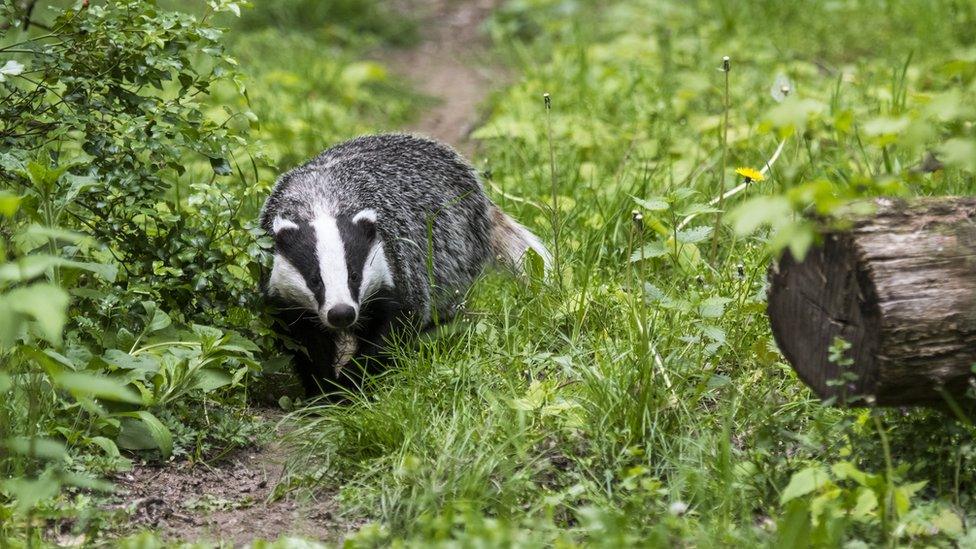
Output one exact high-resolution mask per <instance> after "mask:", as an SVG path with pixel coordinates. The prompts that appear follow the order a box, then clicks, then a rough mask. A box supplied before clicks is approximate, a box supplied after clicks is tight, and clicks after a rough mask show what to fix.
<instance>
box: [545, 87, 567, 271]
mask: <svg viewBox="0 0 976 549" xmlns="http://www.w3.org/2000/svg"><path fill="white" fill-rule="evenodd" d="M542 97H543V99H544V100H545V104H546V139H547V140H548V142H549V179H550V187H551V190H552V265H553V270H554V271H555V273H554V274H555V277H556V284H558V285H559V289H560V290H562V287H563V277H562V262H561V261H560V255H559V232H560V231H559V229H560V219H559V192H558V189H557V186H556V153H555V150H554V149H553V144H552V116H551V112H552V98H551V97H550V95H549V94H548V93H546V94H543V96H542Z"/></svg>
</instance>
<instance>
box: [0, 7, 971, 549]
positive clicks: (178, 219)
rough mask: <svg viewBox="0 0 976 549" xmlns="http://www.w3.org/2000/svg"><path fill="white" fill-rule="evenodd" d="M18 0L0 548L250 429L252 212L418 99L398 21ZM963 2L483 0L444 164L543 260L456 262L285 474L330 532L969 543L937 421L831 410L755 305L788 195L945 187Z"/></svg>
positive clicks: (1, 385) (2, 325) (0, 305)
mask: <svg viewBox="0 0 976 549" xmlns="http://www.w3.org/2000/svg"><path fill="white" fill-rule="evenodd" d="M25 5H26V4H25V3H23V2H20V1H14V0H4V2H3V4H2V7H0V23H3V25H2V27H0V28H2V29H3V30H2V31H0V32H2V33H3V34H2V36H0V144H2V149H0V182H2V190H0V220H2V221H0V223H2V224H0V260H2V264H0V361H2V365H0V394H2V396H0V441H2V442H0V444H2V450H0V477H2V478H4V479H5V480H4V481H3V483H2V484H0V540H4V541H6V540H10V541H11V542H12V543H19V542H20V541H19V540H25V539H26V540H35V541H36V540H40V539H42V537H43V528H39V527H38V526H39V525H40V524H43V521H44V520H48V521H52V522H55V523H62V524H68V525H69V527H70V528H73V529H74V530H75V531H78V532H84V533H86V534H88V535H90V536H93V538H95V539H97V538H98V536H106V535H112V534H113V532H114V530H113V528H114V526H113V522H112V520H114V519H112V520H110V519H109V518H106V517H104V516H102V515H101V514H100V513H99V512H98V511H97V509H98V501H99V498H100V497H103V496H100V495H99V494H100V491H101V490H104V489H107V488H108V487H107V486H106V485H105V483H104V482H103V481H102V480H100V479H101V478H103V477H104V475H105V474H107V473H111V472H114V471H119V470H123V469H125V468H126V467H128V466H129V464H130V460H131V459H133V458H138V459H161V460H167V459H188V460H195V461H205V460H207V459H212V458H215V457H216V456H220V455H223V454H225V453H226V452H229V451H231V450H232V449H233V448H235V447H239V446H241V445H246V444H252V443H253V442H254V441H255V440H260V439H261V436H262V433H265V434H266V433H267V427H266V426H263V425H262V424H261V422H260V421H259V420H256V419H254V418H253V417H252V416H250V414H249V412H248V410H249V406H250V403H253V402H262V401H268V400H274V399H276V398H277V397H278V396H281V393H280V390H276V389H273V388H275V387H278V386H279V385H280V383H281V381H282V380H286V379H289V376H288V372H287V367H286V366H287V364H286V360H284V359H282V358H281V357H282V356H283V355H282V354H281V353H280V351H281V349H282V346H283V345H284V344H285V343H283V342H278V341H276V340H275V338H274V337H273V335H272V331H271V330H270V328H269V324H268V322H267V320H266V318H265V316H264V311H263V310H262V306H261V303H260V299H259V292H258V286H259V282H260V279H261V276H262V269H263V267H262V265H263V264H264V262H265V259H266V257H265V256H266V253H267V250H268V246H269V242H267V239H266V238H263V237H262V236H261V235H260V233H259V231H257V230H256V224H255V218H256V216H257V212H258V209H259V207H260V205H261V202H262V200H263V197H264V195H265V194H266V193H267V191H268V189H269V188H270V185H271V183H272V181H273V179H274V176H275V174H276V173H278V172H279V171H280V170H282V169H284V168H287V167H290V166H293V165H295V164H296V163H298V162H300V161H301V160H303V159H304V158H307V157H308V156H310V155H312V154H314V153H316V152H318V151H319V150H321V149H322V148H324V147H326V146H328V145H329V144H332V143H335V142H337V141H340V140H342V139H345V138H348V137H351V136H354V135H357V134H360V133H366V132H374V131H381V130H387V129H396V128H398V127H401V126H402V125H403V124H405V123H406V122H408V121H409V120H410V119H411V117H412V116H415V115H416V112H417V109H418V107H419V106H420V105H421V104H423V98H421V97H419V96H417V95H416V94H414V92H412V91H411V90H409V89H407V88H405V87H404V86H403V85H401V84H399V83H397V82H396V81H395V79H394V78H392V77H391V76H390V74H389V72H388V69H387V68H386V67H384V66H382V64H380V63H377V62H375V61H370V60H368V56H367V53H368V52H369V51H370V48H374V47H376V46H377V45H386V46H404V45H408V44H410V43H412V42H413V41H415V40H416V39H417V38H418V36H417V30H416V29H417V26H416V24H415V22H411V21H409V20H405V19H404V18H398V17H391V14H390V12H389V11H388V9H386V8H385V7H384V6H383V5H382V3H380V2H346V1H343V0H336V1H329V2H310V1H308V0H288V1H287V2H282V3H275V5H274V6H273V7H272V6H271V4H270V3H264V2H262V3H256V5H255V6H254V7H253V8H252V9H250V10H248V9H244V10H243V12H242V7H244V8H246V6H242V3H240V2H233V1H230V0H211V1H207V2H199V3H194V4H192V5H184V3H182V2H181V3H166V2H159V3H156V2H152V1H149V0H125V1H122V2H97V1H92V2H90V3H89V2H82V1H78V2H55V3H47V2H40V3H38V5H37V6H36V7H35V9H36V10H44V11H37V13H35V14H32V19H36V21H37V22H38V23H40V24H41V25H43V26H44V27H47V28H40V27H34V28H33V29H29V30H28V31H27V32H24V31H23V30H22V29H21V27H22V25H19V24H18V23H19V22H21V21H22V17H23V16H24V13H23V7H24V6H25ZM179 10H186V12H181V11H179ZM8 23H9V24H8ZM974 29H976V7H974V5H973V4H972V3H971V2H967V1H963V0H931V1H927V2H915V1H909V0H886V1H882V0H845V1H838V2H814V1H805V0H792V1H788V2H778V1H772V0H769V1H767V0H753V1H750V2H725V1H721V0H696V1H692V2H681V1H677V0H675V1H671V0H620V1H617V2H613V3H609V4H608V3H604V2H596V1H583V0H575V1H574V0H510V1H508V2H505V3H504V4H503V5H502V6H501V7H500V8H498V9H497V10H496V11H495V12H494V14H493V16H492V18H491V20H490V21H489V24H488V25H487V28H486V32H487V33H488V34H489V35H490V36H491V38H492V40H493V43H494V47H495V48H497V49H498V50H499V51H501V52H503V53H504V54H505V56H506V58H507V62H508V64H509V66H510V68H511V70H512V72H513V73H514V74H515V75H516V76H515V77H514V78H513V81H512V83H511V84H510V85H508V86H506V87H504V88H503V89H500V90H499V91H498V92H497V93H496V94H495V95H494V96H493V97H492V99H491V100H490V101H489V103H488V104H487V105H485V110H486V113H487V118H486V120H485V122H484V123H483V124H482V126H481V127H480V128H479V129H478V130H477V131H476V132H475V133H474V136H473V137H474V138H476V139H478V140H479V141H480V149H479V152H478V154H477V157H476V159H475V160H476V161H477V162H476V163H477V165H479V166H482V165H484V166H485V167H486V176H485V182H486V187H487V189H488V191H489V193H490V194H491V195H492V197H493V198H494V199H495V200H496V202H497V203H499V204H500V205H501V206H502V207H503V208H504V209H505V210H506V211H508V212H510V213H512V214H514V215H515V217H517V218H518V219H520V220H521V221H523V222H525V223H526V224H528V225H529V226H532V227H533V228H534V229H535V230H537V231H539V232H540V233H541V234H542V235H544V240H546V241H548V242H551V243H554V246H553V247H554V248H558V263H557V268H556V271H555V274H554V278H553V279H551V280H548V281H545V280H542V279H541V277H538V276H536V277H532V276H530V277H528V278H527V279H525V280H517V279H513V278H511V277H507V276H504V275H501V274H491V275H489V276H487V277H486V278H485V279H484V280H483V281H482V282H480V283H479V284H478V285H477V286H476V287H475V288H474V289H473V291H472V293H471V295H470V296H469V299H468V313H467V314H466V315H465V316H464V318H462V319H461V321H459V322H458V323H456V324H455V325H453V326H451V327H449V328H447V329H445V330H443V331H442V332H441V333H438V334H436V335H433V336H431V337H429V338H425V339H423V340H421V341H419V342H404V343H403V344H401V345H398V346H397V352H398V354H399V357H398V361H397V363H398V366H397V368H396V369H394V370H392V371H390V372H388V373H387V374H385V375H383V376H381V377H380V378H378V379H376V380H374V383H373V384H372V386H371V387H370V390H369V391H368V392H367V393H365V394H360V395H350V402H346V403H342V404H327V405H322V404H317V405H312V406H305V407H302V406H299V408H298V409H297V410H296V411H295V413H294V414H293V416H292V423H293V426H294V430H293V431H292V436H291V449H292V452H291V458H290V459H291V461H290V463H289V475H288V478H287V479H286V482H285V483H283V484H282V486H281V487H280V491H281V492H284V491H288V490H292V491H293V492H295V493H301V492H302V491H303V490H313V491H314V490H319V489H322V488H325V489H328V490H338V491H339V498H340V501H341V504H342V511H343V513H344V515H345V516H346V517H348V518H350V520H357V521H362V520H366V521H369V522H368V524H367V526H365V527H362V528H360V529H358V530H357V531H356V532H348V533H346V534H347V543H348V544H350V545H352V546H359V545H362V546H372V545H386V544H389V543H393V542H397V543H403V544H406V545H428V544H431V543H435V542H436V543H442V544H445V545H447V544H451V543H455V544H458V545H471V544H481V545H485V546H494V545H498V546H508V545H512V544H518V545H525V546H542V545H554V544H559V545H574V544H587V545H606V546H620V545H651V546H672V545H701V546H715V545H736V546H741V545H760V544H771V545H785V546H837V545H841V544H848V545H852V546H857V545H874V544H881V543H885V544H888V545H929V544H931V545H935V546H953V545H966V544H971V543H973V541H974V540H976V533H973V530H972V529H971V528H970V524H971V521H972V520H974V519H976V510H974V500H973V490H974V487H976V485H974V482H976V477H974V476H973V473H972V470H973V469H972V463H973V462H972V460H973V458H974V450H973V448H974V447H973V434H974V432H973V428H972V423H971V422H970V421H969V420H968V418H947V417H946V416H945V415H942V414H941V413H938V412H932V411H925V410H911V411H884V410H870V409H868V410H860V411H843V410H838V409H833V408H829V407H824V406H823V405H821V404H820V403H819V402H817V401H816V400H815V399H814V398H813V397H812V395H811V394H810V393H809V391H808V390H807V389H806V388H805V387H803V385H802V384H801V383H800V382H799V381H798V380H797V378H796V376H795V375H794V374H793V373H792V371H791V369H790V368H789V366H788V365H787V364H786V363H785V362H784V361H783V359H782V357H781V356H780V355H779V354H778V352H777V351H776V349H775V346H774V345H773V343H772V341H771V337H770V334H769V330H768V326H767V324H766V322H765V318H764V315H763V312H764V280H765V271H766V268H767V266H768V265H769V263H770V261H771V259H772V258H774V257H775V254H776V253H778V252H779V251H780V250H782V249H783V248H785V247H790V248H791V249H792V250H794V251H795V252H802V251H803V250H805V249H807V247H809V246H810V245H812V244H814V243H815V242H816V229H817V227H815V226H814V225H813V224H812V223H811V222H809V221H806V219H809V217H807V216H805V215H804V214H807V213H812V212H816V213H818V214H823V215H829V214H834V213H841V212H843V211H844V210H845V208H847V207H848V205H849V204H850V203H851V201H852V200H856V199H860V198H864V197H869V196H875V195H902V196H913V195H947V194H973V192H974V191H976V184H974V175H973V174H974V172H976V133H974V129H973V122H974V117H976V101H974V99H973V97H974V93H973V92H974V91H976V90H974V79H976V30H974ZM282 52H287V62H283V60H282V55H283V54H282ZM723 56H729V57H730V70H729V71H728V72H725V71H722V70H719V69H721V67H722V57H723ZM726 78H727V79H728V88H726ZM784 85H785V86H787V88H786V90H785V91H784V89H783V86H784ZM726 89H727V91H726ZM543 93H550V94H551V97H552V109H551V111H548V112H547V111H546V110H545V108H544V106H543V103H542V95H543ZM726 105H728V109H726ZM726 110H727V119H726ZM726 120H727V121H728V122H727V123H726ZM550 147H551V149H550ZM550 150H551V154H552V158H553V159H554V161H553V162H552V164H550ZM777 151H779V153H778V154H777ZM774 157H775V159H776V160H775V161H772V159H773V158H774ZM936 159H937V160H938V161H937V162H936V164H937V166H936V167H937V168H938V169H932V166H933V162H935V160H936ZM767 163H768V164H767ZM737 167H751V168H753V169H756V170H760V169H764V172H765V178H764V180H763V181H755V182H744V181H743V179H742V177H741V176H739V175H736V173H735V172H734V169H735V168H737ZM743 183H745V184H744V185H742V184H743ZM553 185H555V194H556V195H557V197H556V202H557V204H558V209H556V210H554V209H553V208H552V207H551V206H552V198H551V193H552V192H553ZM740 185H742V188H741V189H740V191H737V192H736V194H734V195H729V196H728V197H727V198H726V199H723V200H719V198H718V197H719V194H720V189H721V188H725V189H733V188H738V186H740ZM720 210H724V212H723V213H722V220H723V221H722V222H719V221H718V219H717V217H718V216H719V212H720ZM834 354H835V355H836V356H837V360H838V361H839V362H838V363H841V362H842V361H843V360H845V359H844V358H843V356H844V347H843V342H838V343H837V345H836V346H835V348H834ZM213 404H216V406H212V405H213ZM202 407H207V408H206V409H207V410H209V413H208V414H200V413H199V410H200V409H201V408H202ZM129 541H130V542H131V543H134V544H138V545H142V546H146V545H152V544H158V543H159V541H158V540H155V539H154V538H152V537H151V536H149V537H142V538H138V539H132V540H129ZM284 543H285V542H282V544H284Z"/></svg>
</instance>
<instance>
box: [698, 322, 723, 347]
mask: <svg viewBox="0 0 976 549" xmlns="http://www.w3.org/2000/svg"><path fill="white" fill-rule="evenodd" d="M699 329H701V331H702V333H703V334H705V335H706V336H707V337H709V338H710V339H712V340H713V341H715V342H716V343H721V344H724V343H725V330H723V329H721V328H719V327H718V326H710V325H708V324H702V325H701V326H699Z"/></svg>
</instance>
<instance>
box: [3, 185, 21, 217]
mask: <svg viewBox="0 0 976 549" xmlns="http://www.w3.org/2000/svg"><path fill="white" fill-rule="evenodd" d="M20 200H21V197H20V196H17V195H15V194H13V193H12V192H10V191H0V215H3V216H6V217H13V216H14V214H16V213H17V210H18V209H19V208H20Z"/></svg>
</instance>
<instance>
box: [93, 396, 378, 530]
mask: <svg viewBox="0 0 976 549" xmlns="http://www.w3.org/2000/svg"><path fill="white" fill-rule="evenodd" d="M264 415H265V416H266V417H268V419H269V420H273V421H276V420H277V419H279V418H280V413H279V412H276V411H272V410H268V411H266V412H265V413H264ZM279 429H281V428H279ZM279 434H281V433H279ZM286 458H287V454H286V452H285V451H284V450H283V449H282V447H281V446H280V445H279V444H277V443H272V444H270V445H268V446H264V447H260V448H249V449H243V450H239V451H237V452H235V453H233V454H231V455H230V456H228V457H225V458H224V459H222V460H220V461H219V462H217V463H214V464H205V463H195V464H193V463H188V462H183V463H173V464H164V465H152V464H141V465H136V466H135V467H134V468H133V470H132V471H130V472H128V473H123V474H120V475H118V476H117V477H116V478H115V479H114V482H115V485H116V490H117V492H116V500H117V501H116V503H115V504H114V505H113V506H112V507H113V508H114V509H117V510H124V511H125V512H126V513H127V514H129V516H130V520H129V527H130V528H131V531H135V530H139V529H152V530H155V531H157V532H158V533H159V534H160V536H162V537H163V538H164V539H168V540H172V541H176V540H209V541H213V542H217V541H220V542H223V543H225V544H231V545H233V546H235V547H238V546H243V545H247V544H248V543H250V542H251V541H252V540H254V539H266V540H275V539H278V538H280V537H282V536H296V537H303V538H307V539H315V540H322V541H338V539H339V538H340V537H341V536H342V535H343V534H344V533H345V532H348V531H350V530H355V529H356V528H357V527H359V526H360V524H359V523H357V522H356V521H348V520H344V519H342V518H340V516H339V514H338V510H339V509H338V503H337V502H336V500H335V494H334V493H320V494H318V497H316V498H315V499H314V500H310V501H299V500H297V499H294V498H292V497H289V496H287V495H286V496H285V497H283V498H280V499H278V500H276V501H271V495H272V492H273V491H274V489H275V486H276V485H277V484H278V482H279V481H280V480H281V478H282V471H283V468H284V462H285V460H286ZM124 533H128V532H124Z"/></svg>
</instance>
